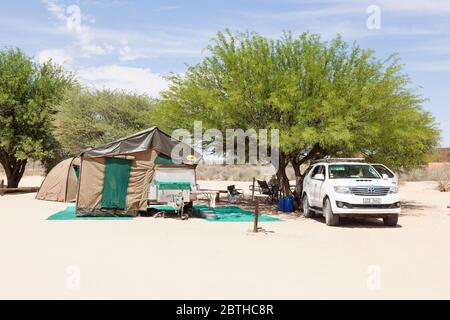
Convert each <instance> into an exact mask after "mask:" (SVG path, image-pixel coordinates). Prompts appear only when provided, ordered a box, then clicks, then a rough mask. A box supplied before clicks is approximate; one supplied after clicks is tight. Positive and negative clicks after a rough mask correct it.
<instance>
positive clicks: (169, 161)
mask: <svg viewBox="0 0 450 320" xmlns="http://www.w3.org/2000/svg"><path fill="white" fill-rule="evenodd" d="M155 164H175V162H173V160H172V159H170V158H169V157H166V156H164V155H162V154H160V155H158V157H157V158H156V160H155Z"/></svg>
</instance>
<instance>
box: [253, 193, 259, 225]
mask: <svg viewBox="0 0 450 320" xmlns="http://www.w3.org/2000/svg"><path fill="white" fill-rule="evenodd" d="M258 216H259V199H258V198H256V205H255V220H254V222H253V232H258Z"/></svg>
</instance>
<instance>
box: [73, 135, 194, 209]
mask: <svg viewBox="0 0 450 320" xmlns="http://www.w3.org/2000/svg"><path fill="white" fill-rule="evenodd" d="M199 160H200V155H199V154H198V153H196V152H195V151H194V150H193V149H192V148H191V147H190V146H188V145H187V144H184V143H181V142H180V141H178V140H176V139H173V138H172V137H171V136H169V135H168V134H166V133H164V132H163V131H161V130H160V129H159V128H157V127H153V128H150V129H147V130H145V131H142V132H139V133H136V134H134V135H132V136H129V137H125V138H122V139H119V140H116V141H113V142H111V143H109V144H107V145H104V146H100V147H97V148H92V149H89V150H87V151H85V152H83V153H82V154H81V172H80V183H79V191H78V198H77V216H136V215H138V213H139V211H145V210H146V209H147V200H148V190H149V186H150V182H151V181H152V178H153V176H154V174H155V168H156V167H157V166H158V165H165V166H172V167H190V168H195V167H196V165H197V163H198V161H199Z"/></svg>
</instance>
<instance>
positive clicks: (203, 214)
mask: <svg viewBox="0 0 450 320" xmlns="http://www.w3.org/2000/svg"><path fill="white" fill-rule="evenodd" d="M193 215H194V216H196V217H199V218H203V219H206V220H208V221H217V222H251V221H253V220H254V219H255V213H254V212H252V211H246V210H243V209H241V208H239V207H235V206H227V207H216V208H209V207H207V206H205V205H197V206H194V207H193ZM258 221H260V222H277V221H283V220H281V219H279V218H276V217H271V216H268V215H265V214H260V215H259V217H258Z"/></svg>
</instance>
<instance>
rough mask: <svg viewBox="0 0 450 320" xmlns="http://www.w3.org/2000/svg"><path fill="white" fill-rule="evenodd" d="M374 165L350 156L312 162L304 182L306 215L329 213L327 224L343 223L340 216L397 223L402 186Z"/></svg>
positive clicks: (303, 200) (304, 210) (304, 211)
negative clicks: (399, 188)
mask: <svg viewBox="0 0 450 320" xmlns="http://www.w3.org/2000/svg"><path fill="white" fill-rule="evenodd" d="M386 178H387V177H385V176H382V175H380V174H379V173H378V172H377V170H375V168H374V167H372V166H371V165H370V164H366V163H358V162H352V161H350V160H337V159H336V160H331V159H327V160H324V161H320V162H317V163H315V164H314V165H312V166H311V167H310V168H309V169H308V172H307V173H306V176H305V179H304V182H303V196H302V207H303V214H304V215H305V217H307V218H310V217H313V216H314V215H315V214H316V213H317V214H322V215H324V216H325V221H326V224H327V225H329V226H335V225H338V224H339V217H344V216H347V217H348V216H365V217H373V218H383V221H384V224H385V225H387V226H396V225H397V222H398V215H399V214H400V212H401V205H400V194H399V193H398V187H397V186H396V185H394V184H392V182H390V181H387V180H386Z"/></svg>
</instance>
